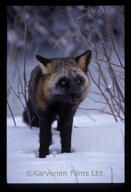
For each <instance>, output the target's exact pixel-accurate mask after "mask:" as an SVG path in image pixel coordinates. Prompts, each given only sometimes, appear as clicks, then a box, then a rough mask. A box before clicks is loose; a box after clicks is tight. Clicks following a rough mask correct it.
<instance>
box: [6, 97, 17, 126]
mask: <svg viewBox="0 0 131 192" xmlns="http://www.w3.org/2000/svg"><path fill="white" fill-rule="evenodd" d="M7 105H8V108H9V110H10V113H11V116H12V119H13V122H14V126H15V127H16V121H15V118H14V115H13V112H12V109H11V107H10V105H9V102H8V99H7Z"/></svg>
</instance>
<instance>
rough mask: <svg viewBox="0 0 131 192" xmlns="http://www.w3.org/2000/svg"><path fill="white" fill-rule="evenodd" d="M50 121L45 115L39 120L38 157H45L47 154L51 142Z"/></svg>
mask: <svg viewBox="0 0 131 192" xmlns="http://www.w3.org/2000/svg"><path fill="white" fill-rule="evenodd" d="M51 123H52V122H51V121H50V120H49V118H47V117H45V118H42V119H40V120H39V124H40V148H39V157H41V158H42V157H46V155H48V154H49V146H50V144H51V136H52V135H51Z"/></svg>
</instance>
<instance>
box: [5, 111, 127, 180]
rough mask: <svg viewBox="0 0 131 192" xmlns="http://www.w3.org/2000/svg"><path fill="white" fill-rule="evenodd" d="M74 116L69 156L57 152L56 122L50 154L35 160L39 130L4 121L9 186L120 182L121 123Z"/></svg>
mask: <svg viewBox="0 0 131 192" xmlns="http://www.w3.org/2000/svg"><path fill="white" fill-rule="evenodd" d="M92 118H93V119H94V120H92V119H90V118H88V116H75V117H74V124H73V133H72V153H63V154H61V153H60V149H61V148H60V137H59V132H58V131H56V129H55V128H56V122H54V123H53V125H52V133H53V141H52V145H51V146H50V155H48V156H47V158H44V159H41V158H38V149H39V129H38V128H32V129H30V128H28V127H27V125H25V124H24V123H23V122H22V118H21V117H15V120H16V124H17V126H16V127H15V126H14V124H13V121H12V119H11V118H8V119H7V182H8V183H123V182H124V124H123V123H122V122H118V123H116V122H114V120H113V118H112V117H111V116H108V115H99V114H95V115H92Z"/></svg>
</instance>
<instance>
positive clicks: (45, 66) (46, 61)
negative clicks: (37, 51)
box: [35, 55, 50, 74]
mask: <svg viewBox="0 0 131 192" xmlns="http://www.w3.org/2000/svg"><path fill="white" fill-rule="evenodd" d="M35 57H36V59H37V60H38V61H39V65H40V68H41V70H42V72H43V73H44V74H45V73H49V72H50V68H49V66H48V64H49V62H50V59H46V58H44V57H41V56H40V55H36V56H35Z"/></svg>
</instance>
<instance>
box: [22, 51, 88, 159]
mask: <svg viewBox="0 0 131 192" xmlns="http://www.w3.org/2000/svg"><path fill="white" fill-rule="evenodd" d="M36 59H37V60H38V63H39V65H38V66H36V67H35V68H34V69H33V71H32V73H31V77H30V81H29V96H28V102H27V107H26V108H25V110H24V113H23V120H24V121H25V122H26V123H27V124H31V126H35V127H40V139H39V142H40V147H39V157H40V158H44V157H46V155H48V154H49V146H50V145H51V137H52V135H51V124H52V122H53V121H54V120H58V127H57V128H58V130H59V131H60V137H61V152H62V153H64V152H71V133H72V123H73V116H74V113H75V111H76V109H77V108H78V106H79V104H80V103H81V101H83V99H84V98H85V97H86V95H87V92H88V88H89V78H88V75H87V72H88V67H89V63H90V60H91V51H90V50H88V51H86V52H84V53H83V54H82V55H80V56H77V57H74V58H71V57H69V58H65V59H60V58H53V59H47V58H43V57H41V56H39V55H36ZM28 112H29V114H30V119H31V121H30V123H29V115H28Z"/></svg>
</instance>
